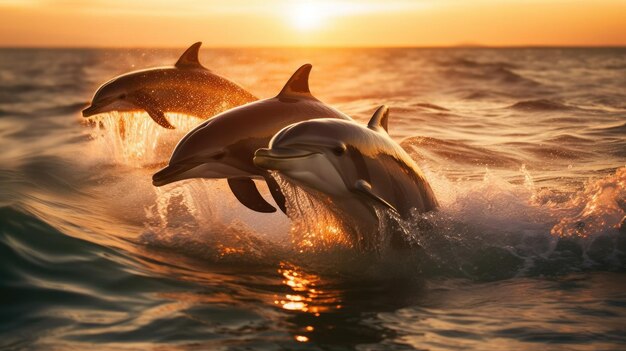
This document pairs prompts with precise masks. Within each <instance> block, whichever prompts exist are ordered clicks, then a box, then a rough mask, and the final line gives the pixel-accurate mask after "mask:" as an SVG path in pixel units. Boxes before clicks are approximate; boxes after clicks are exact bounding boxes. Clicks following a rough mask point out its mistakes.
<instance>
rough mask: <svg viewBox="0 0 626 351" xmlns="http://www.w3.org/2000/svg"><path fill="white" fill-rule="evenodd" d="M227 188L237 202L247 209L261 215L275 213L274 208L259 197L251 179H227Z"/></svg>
mask: <svg viewBox="0 0 626 351" xmlns="http://www.w3.org/2000/svg"><path fill="white" fill-rule="evenodd" d="M228 186H229V187H230V190H231V191H232V192H233V194H234V195H235V197H236V198H237V200H239V202H241V203H242V204H243V205H244V206H246V207H247V208H249V209H251V210H253V211H257V212H263V213H272V212H276V208H275V207H274V206H272V205H270V204H269V203H267V201H265V199H264V198H263V196H261V194H260V193H259V190H258V189H257V188H256V185H255V184H254V181H253V180H252V179H251V178H228Z"/></svg>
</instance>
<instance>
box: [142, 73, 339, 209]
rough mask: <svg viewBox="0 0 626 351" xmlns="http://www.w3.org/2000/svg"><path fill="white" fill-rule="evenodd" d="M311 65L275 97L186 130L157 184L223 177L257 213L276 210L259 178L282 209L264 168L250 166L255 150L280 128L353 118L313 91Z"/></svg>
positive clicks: (282, 200)
mask: <svg viewBox="0 0 626 351" xmlns="http://www.w3.org/2000/svg"><path fill="white" fill-rule="evenodd" d="M311 68H312V66H311V65H310V64H306V65H304V66H302V67H300V68H299V69H298V70H297V71H296V72H295V73H294V74H293V75H292V76H291V78H290V79H289V81H288V82H287V84H285V86H284V88H283V89H282V90H281V92H280V93H279V94H278V95H277V96H276V97H274V98H270V99H265V100H260V101H256V102H252V103H249V104H247V105H244V106H240V107H236V108H234V109H231V110H229V111H226V112H222V113H221V114H219V115H217V116H215V117H213V118H211V119H209V120H207V121H205V122H203V123H202V124H200V125H199V126H197V127H196V128H195V129H193V130H192V131H190V132H189V133H187V135H186V136H185V137H183V139H181V141H180V142H179V143H178V145H177V146H176V149H174V152H173V153H172V157H171V158H170V161H169V166H167V167H165V168H163V169H162V170H160V171H159V172H157V173H156V174H154V176H153V177H152V183H153V184H154V185H155V186H162V185H165V184H169V183H172V182H175V181H179V180H183V179H190V178H227V179H228V185H229V186H230V189H231V190H232V192H233V194H234V195H235V197H236V198H237V199H238V200H239V201H240V202H241V203H242V204H243V205H245V206H246V207H248V208H250V209H252V210H254V211H258V212H275V211H276V208H274V206H272V205H270V204H269V203H267V202H266V201H265V200H264V199H263V197H262V196H261V194H260V193H259V191H258V190H257V188H256V185H255V184H254V181H253V180H252V179H253V178H263V179H265V181H266V182H267V184H268V187H269V189H270V192H271V194H272V196H273V198H274V200H275V201H276V204H277V205H278V206H279V207H280V208H281V210H283V212H285V198H284V196H283V194H282V193H281V191H280V187H279V186H278V184H277V183H276V181H275V180H274V178H272V177H271V176H270V174H269V172H267V171H266V170H264V169H261V168H258V167H256V166H255V165H254V163H253V161H252V159H253V157H254V152H255V151H256V150H257V149H259V148H262V147H266V146H267V145H268V143H269V141H270V139H271V138H272V136H273V135H274V134H276V132H278V131H279V130H281V129H282V128H284V127H286V126H288V125H290V124H293V123H296V122H301V121H306V120H309V119H312V118H334V119H340V120H351V118H350V117H348V116H347V115H345V114H343V113H341V112H339V111H338V110H336V109H334V108H332V107H330V106H328V105H326V104H324V103H323V102H321V101H319V100H318V99H316V98H315V97H314V96H313V95H311V91H310V90H309V73H310V72H311Z"/></svg>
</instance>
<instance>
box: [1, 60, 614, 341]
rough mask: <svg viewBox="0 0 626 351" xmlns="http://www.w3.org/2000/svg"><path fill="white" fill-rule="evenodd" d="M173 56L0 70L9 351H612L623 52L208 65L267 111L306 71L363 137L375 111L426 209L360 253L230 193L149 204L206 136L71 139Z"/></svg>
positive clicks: (176, 193) (106, 118) (133, 118)
mask: <svg viewBox="0 0 626 351" xmlns="http://www.w3.org/2000/svg"><path fill="white" fill-rule="evenodd" d="M183 49H184V48H180V49H176V50H175V49H171V50H170V49H167V50H165V49H154V50H150V49H141V50H139V49H137V50H121V49H120V50H117V49H107V50H105V49H103V50H86V49H85V50H79V49H71V50H70V49H68V50H65V49H0V150H1V151H0V349H3V350H144V351H145V350H624V349H626V223H625V222H624V221H625V217H624V216H625V211H626V49H623V48H622V49H620V48H594V49H580V48H539V49H537V48H528V49H525V48H519V49H486V48H471V49H466V48H454V49H203V50H202V51H201V55H200V56H201V57H200V60H201V62H202V63H203V64H204V65H205V66H206V67H208V68H210V69H211V70H213V71H215V72H217V73H219V74H221V75H223V76H225V77H228V78H230V79H231V80H233V81H235V82H237V83H239V84H240V85H242V86H243V87H245V88H246V89H248V90H249V91H250V92H252V93H253V94H255V95H257V96H259V97H262V98H265V97H272V96H274V95H276V94H277V93H278V92H279V91H280V89H281V88H282V85H283V84H284V83H285V82H286V80H287V79H288V78H289V76H290V75H291V73H293V71H295V69H297V68H298V67H299V66H300V65H302V64H304V63H311V64H313V71H312V74H311V82H310V85H311V90H312V92H313V94H314V95H316V96H317V97H318V98H319V99H320V100H322V101H324V102H326V103H328V104H330V105H332V106H334V107H336V108H338V109H340V110H342V111H343V112H345V113H347V114H349V115H351V116H353V117H354V118H355V119H356V120H357V121H359V122H360V123H365V122H366V121H367V120H368V119H369V117H370V116H371V114H372V113H373V111H374V110H375V109H376V107H378V106H379V105H381V104H387V105H389V106H390V108H391V117H390V122H389V130H390V134H391V136H392V137H393V138H394V139H395V140H396V141H397V142H398V143H400V144H401V145H402V146H403V147H404V148H405V149H406V150H407V151H408V152H409V153H410V155H411V156H412V157H414V158H415V160H416V161H417V163H418V164H419V166H420V167H421V168H422V170H423V171H424V173H425V174H426V177H427V179H428V180H429V181H430V182H431V184H432V187H433V189H434V192H435V194H436V196H437V197H438V198H439V202H440V203H441V209H440V210H439V211H438V212H436V213H431V214H426V215H416V216H417V217H416V218H415V222H416V223H417V224H419V225H417V224H416V223H405V224H406V226H405V227H403V228H404V230H405V234H406V235H407V236H409V237H410V238H411V240H413V241H414V242H416V243H417V244H418V246H419V247H418V248H415V249H414V250H411V251H403V252H395V251H393V250H391V249H387V248H384V247H381V248H380V250H377V251H376V252H372V253H360V252H358V251H356V250H354V249H351V248H350V247H349V245H346V244H345V242H343V241H342V240H341V238H340V234H337V233H335V232H334V230H335V229H336V228H335V229H333V228H331V227H329V226H326V222H325V220H327V218H326V217H324V216H322V214H321V213H322V212H323V211H317V210H315V209H312V210H310V211H309V212H308V213H306V214H305V216H300V218H299V219H296V220H295V221H293V222H292V221H289V220H288V219H287V217H286V216H285V215H283V214H282V213H275V214H260V213H254V212H252V211H250V210H248V209H247V208H244V207H243V206H242V205H240V204H239V203H238V202H237V201H236V200H235V199H234V196H233V195H232V194H231V193H230V192H229V190H228V188H227V185H226V184H225V182H224V181H212V180H190V181H185V182H182V183H175V184H172V185H169V186H166V187H163V188H155V187H153V186H152V184H151V175H152V173H154V172H155V171H156V170H157V169H158V168H159V167H161V166H162V165H163V164H164V163H165V162H167V159H168V156H169V154H170V152H171V151H172V148H173V146H174V145H175V143H176V141H177V140H178V139H180V138H181V137H182V135H184V132H185V131H187V130H189V129H190V128H192V127H193V126H194V125H197V124H198V123H199V122H200V120H199V119H197V118H193V117H190V116H181V115H177V116H170V118H171V120H172V122H173V123H174V124H175V125H176V126H177V127H178V128H177V129H176V130H174V131H171V130H165V129H163V128H160V127H159V126H157V125H156V124H155V123H154V122H152V120H150V119H149V118H148V117H147V115H145V114H143V113H134V114H129V113H127V114H116V113H111V114H107V115H101V116H98V117H96V118H95V122H94V121H93V120H92V121H86V120H85V119H83V118H82V117H81V114H80V111H81V109H82V108H84V107H85V106H86V105H87V103H88V102H89V100H90V99H91V97H92V95H93V93H94V92H95V90H96V89H97V88H98V86H99V85H100V84H102V83H103V82H105V81H106V80H108V79H110V78H112V77H114V76H116V75H118V74H121V73H124V72H127V71H129V70H134V69H140V68H147V67H151V66H160V65H171V64H173V63H174V62H175V60H176V59H177V57H178V56H179V55H180V53H181V52H182V51H183ZM121 119H123V120H124V121H125V131H124V133H123V134H124V135H123V136H122V135H120V133H119V123H120V122H119V121H120V120H121ZM264 191H266V190H264ZM425 223H426V224H425ZM414 224H415V225H414ZM335 231H336V230H335Z"/></svg>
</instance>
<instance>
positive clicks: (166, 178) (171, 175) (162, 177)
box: [152, 164, 197, 186]
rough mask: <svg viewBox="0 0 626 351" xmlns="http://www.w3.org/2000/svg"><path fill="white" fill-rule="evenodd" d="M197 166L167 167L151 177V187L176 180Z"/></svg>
mask: <svg viewBox="0 0 626 351" xmlns="http://www.w3.org/2000/svg"><path fill="white" fill-rule="evenodd" d="M196 166H197V164H182V165H168V166H167V167H165V168H163V169H161V170H160V171H158V172H156V173H155V174H153V175H152V185H154V186H163V185H167V184H170V183H173V182H175V181H177V180H178V178H177V176H179V175H181V174H183V173H185V172H187V171H188V170H190V169H192V168H194V167H196Z"/></svg>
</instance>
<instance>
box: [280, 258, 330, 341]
mask: <svg viewBox="0 0 626 351" xmlns="http://www.w3.org/2000/svg"><path fill="white" fill-rule="evenodd" d="M278 273H279V274H280V275H282V276H283V278H284V279H283V284H285V285H286V286H288V287H289V288H290V290H291V293H288V294H285V295H284V296H281V297H280V298H279V297H277V298H276V300H274V304H276V305H279V306H281V308H283V309H285V310H289V311H300V312H305V313H310V314H313V315H315V316H319V315H320V313H323V312H328V311H331V310H336V309H340V308H341V304H340V303H341V301H340V299H339V297H338V296H337V295H336V293H335V292H332V291H326V290H323V289H320V288H319V286H320V285H321V283H322V280H321V278H320V276H318V275H315V274H311V273H306V272H304V271H303V270H302V269H301V268H299V267H297V266H295V265H293V264H290V263H286V262H281V263H280V268H279V269H278ZM312 330H313V327H312V326H309V327H307V331H312Z"/></svg>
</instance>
